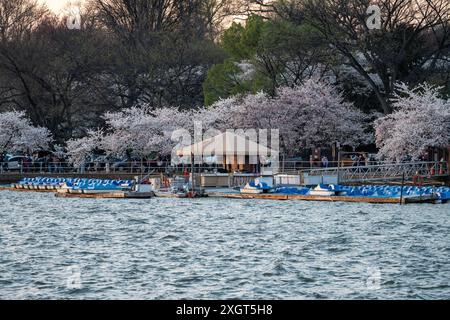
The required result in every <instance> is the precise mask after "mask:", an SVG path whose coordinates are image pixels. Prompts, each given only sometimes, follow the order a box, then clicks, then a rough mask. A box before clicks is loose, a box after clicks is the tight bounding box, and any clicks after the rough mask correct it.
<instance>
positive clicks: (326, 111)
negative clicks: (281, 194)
mask: <svg viewBox="0 0 450 320" xmlns="http://www.w3.org/2000/svg"><path fill="white" fill-rule="evenodd" d="M374 116H375V115H366V114H364V113H363V112H361V111H360V110H358V109H357V108H355V107H354V106H353V105H352V104H351V103H347V102H345V101H344V99H343V97H342V94H341V93H340V92H339V91H338V90H337V89H336V88H335V87H334V86H332V85H330V84H327V83H326V82H324V81H321V80H317V79H310V80H307V81H305V83H304V84H302V85H299V86H296V87H293V88H291V87H281V88H279V89H278V92H277V95H276V96H275V97H274V98H271V97H269V96H268V95H266V94H265V93H263V92H260V93H257V94H249V95H245V96H241V97H232V98H228V99H225V100H220V101H218V102H217V103H215V104H214V105H212V106H211V107H210V108H208V109H205V110H201V111H199V112H198V114H197V118H199V119H202V120H203V121H204V123H206V124H207V125H209V126H212V127H214V128H216V129H218V130H222V131H223V130H226V129H251V128H253V129H278V130H280V134H281V140H282V141H281V142H282V147H283V149H284V151H285V152H286V153H288V154H294V153H295V152H296V151H299V150H300V149H301V148H311V147H315V146H331V145H333V144H334V143H337V142H339V143H340V144H341V145H346V146H352V147H356V146H359V145H364V144H369V143H371V142H373V135H372V134H371V133H370V131H371V130H370V129H371V128H370V120H371V119H372V118H373V117H374Z"/></svg>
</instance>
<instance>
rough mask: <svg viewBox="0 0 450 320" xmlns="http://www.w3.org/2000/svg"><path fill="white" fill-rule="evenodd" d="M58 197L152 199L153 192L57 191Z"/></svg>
mask: <svg viewBox="0 0 450 320" xmlns="http://www.w3.org/2000/svg"><path fill="white" fill-rule="evenodd" d="M55 196H56V197H57V198H85V199H151V198H153V197H155V194H154V193H153V192H129V191H115V192H107V193H56V194H55Z"/></svg>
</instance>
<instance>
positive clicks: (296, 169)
mask: <svg viewBox="0 0 450 320" xmlns="http://www.w3.org/2000/svg"><path fill="white" fill-rule="evenodd" d="M366 164H367V163H364V165H359V166H356V165H354V166H352V165H351V164H350V165H349V164H347V163H343V162H341V166H340V167H338V163H337V162H331V161H330V162H329V164H328V165H329V167H327V168H324V167H320V166H319V165H320V164H319V163H317V162H316V163H310V162H305V161H283V162H280V163H279V164H278V166H277V168H278V169H277V170H276V172H274V173H280V174H287V175H297V176H299V175H300V176H302V175H305V174H307V175H309V176H339V178H340V181H341V182H351V181H374V180H390V179H398V178H401V177H402V176H403V174H405V176H406V178H412V177H414V176H415V175H416V173H418V174H419V175H421V176H436V177H438V176H448V175H449V168H448V163H447V162H411V163H387V162H378V163H374V162H371V163H368V165H366ZM192 170H194V171H195V172H196V173H227V171H225V170H224V169H223V168H222V165H216V164H212V165H195V166H191V165H178V166H173V165H172V164H171V163H170V162H137V161H132V162H120V163H108V162H92V163H87V164H85V165H82V166H78V167H75V166H72V165H70V164H68V163H66V162H32V163H14V164H11V163H8V162H4V163H1V162H0V174H8V173H15V174H27V173H32V174H42V175H43V174H71V173H76V174H89V173H98V174H116V173H120V174H136V175H149V174H159V173H169V174H183V172H185V171H188V172H191V171H192ZM259 170H261V168H258V169H256V168H255V172H248V171H247V172H246V171H242V173H258V172H260V171H259ZM256 171H258V172H256ZM230 173H233V172H230Z"/></svg>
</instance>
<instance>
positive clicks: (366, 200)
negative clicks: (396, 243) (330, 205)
mask: <svg viewBox="0 0 450 320" xmlns="http://www.w3.org/2000/svg"><path fill="white" fill-rule="evenodd" d="M208 196H209V197H211V198H230V199H260V200H279V201H286V200H301V201H325V202H364V203H393V204H399V203H402V204H408V203H434V202H435V201H437V200H438V199H437V197H435V196H422V197H404V198H403V199H402V200H400V199H399V198H375V197H347V196H310V195H303V196H302V195H286V194H271V193H265V194H264V193H263V194H241V193H226V192H209V193H208Z"/></svg>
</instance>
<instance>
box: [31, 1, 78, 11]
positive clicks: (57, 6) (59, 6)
mask: <svg viewBox="0 0 450 320" xmlns="http://www.w3.org/2000/svg"><path fill="white" fill-rule="evenodd" d="M40 1H41V2H43V3H46V4H47V6H48V7H49V8H50V9H52V10H53V11H54V12H55V13H59V12H61V10H63V9H64V8H65V7H66V6H67V4H69V3H73V4H75V3H78V2H80V1H79V0H40Z"/></svg>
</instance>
